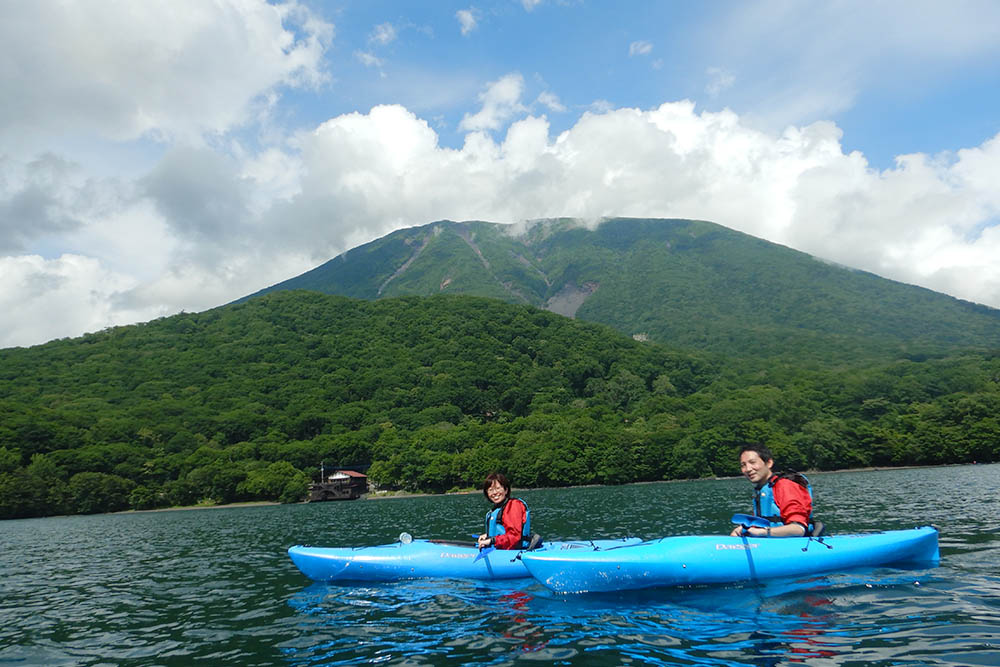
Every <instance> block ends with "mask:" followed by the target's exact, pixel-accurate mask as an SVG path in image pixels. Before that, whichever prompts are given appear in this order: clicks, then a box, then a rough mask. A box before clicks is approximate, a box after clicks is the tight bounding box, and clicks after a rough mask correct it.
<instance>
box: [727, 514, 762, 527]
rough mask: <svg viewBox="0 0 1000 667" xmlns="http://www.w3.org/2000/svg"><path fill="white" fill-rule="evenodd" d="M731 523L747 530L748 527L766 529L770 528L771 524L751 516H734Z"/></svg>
mask: <svg viewBox="0 0 1000 667" xmlns="http://www.w3.org/2000/svg"><path fill="white" fill-rule="evenodd" d="M731 521H732V522H733V523H735V524H736V525H737V526H743V527H744V528H749V527H750V526H757V527H758V528H768V527H770V526H771V522H770V521H768V520H767V519H765V518H763V517H759V516H751V515H749V514H734V515H733V518H732V519H731Z"/></svg>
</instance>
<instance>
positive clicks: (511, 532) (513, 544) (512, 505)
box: [493, 500, 525, 549]
mask: <svg viewBox="0 0 1000 667" xmlns="http://www.w3.org/2000/svg"><path fill="white" fill-rule="evenodd" d="M524 509H525V508H524V503H522V502H521V501H519V500H511V501H510V502H508V503H507V506H506V507H504V508H503V517H502V519H503V526H504V529H505V531H506V532H504V534H503V535H496V536H495V537H494V538H493V545H494V546H495V547H496V548H497V549H516V548H517V547H518V546H519V545H520V543H521V532H522V531H523V530H524V518H525V512H524Z"/></svg>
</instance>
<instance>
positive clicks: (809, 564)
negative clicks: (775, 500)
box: [521, 526, 939, 593]
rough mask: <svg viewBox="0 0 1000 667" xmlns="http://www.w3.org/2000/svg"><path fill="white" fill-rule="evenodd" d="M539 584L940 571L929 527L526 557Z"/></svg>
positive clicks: (591, 585) (597, 587) (696, 540)
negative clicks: (914, 567) (918, 567)
mask: <svg viewBox="0 0 1000 667" xmlns="http://www.w3.org/2000/svg"><path fill="white" fill-rule="evenodd" d="M521 559H522V561H523V562H524V565H525V567H527V568H528V571H529V572H530V573H531V576H533V577H534V578H535V579H537V580H538V581H539V582H541V583H542V584H544V585H545V586H546V587H548V588H550V589H552V590H554V591H556V592H560V593H585V592H601V591H622V590H632V589H639V588H652V587H656V586H685V585H698V584H721V583H732V582H745V581H756V580H761V579H773V578H779V577H797V576H803V575H810V574H818V573H823V572H833V571H840V570H847V569H850V568H855V567H876V566H883V565H896V564H907V563H916V564H937V562H938V560H939V554H938V531H937V530H936V529H935V528H932V527H930V526H925V527H922V528H914V529H912V530H891V531H885V532H880V533H870V534H863V535H834V536H830V537H822V538H809V537H771V538H753V537H749V538H744V537H729V536H714V535H695V536H683V537H664V538H661V539H658V540H652V541H649V542H643V543H641V544H636V545H623V546H619V547H617V548H612V549H602V550H592V551H573V550H570V551H553V552H547V551H545V552H526V553H524V554H523V555H522V558H521Z"/></svg>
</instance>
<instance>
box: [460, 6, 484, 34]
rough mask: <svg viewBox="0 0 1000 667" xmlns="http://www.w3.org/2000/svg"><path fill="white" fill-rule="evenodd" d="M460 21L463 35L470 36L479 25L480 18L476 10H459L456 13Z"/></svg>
mask: <svg viewBox="0 0 1000 667" xmlns="http://www.w3.org/2000/svg"><path fill="white" fill-rule="evenodd" d="M455 18H456V19H458V25H459V28H460V29H461V31H462V34H463V35H468V34H469V33H470V32H472V31H473V30H475V29H476V27H477V26H478V25H479V18H478V15H477V12H476V10H475V9H459V10H458V11H457V12H455Z"/></svg>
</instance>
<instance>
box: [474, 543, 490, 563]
mask: <svg viewBox="0 0 1000 667" xmlns="http://www.w3.org/2000/svg"><path fill="white" fill-rule="evenodd" d="M495 548H496V547H486V548H485V549H480V550H479V554H478V555H477V556H476V557H475V558H474V559H473V560H472V562H473V563H475V562H476V561H477V560H479V559H480V558H484V557H486V556H487V555H488V554H489V553H490V552H491V551H493V550H494V549H495Z"/></svg>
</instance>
